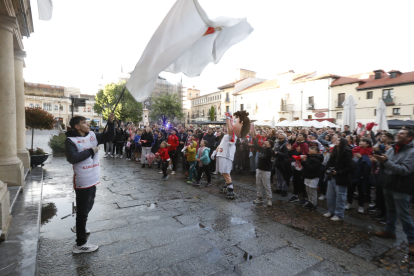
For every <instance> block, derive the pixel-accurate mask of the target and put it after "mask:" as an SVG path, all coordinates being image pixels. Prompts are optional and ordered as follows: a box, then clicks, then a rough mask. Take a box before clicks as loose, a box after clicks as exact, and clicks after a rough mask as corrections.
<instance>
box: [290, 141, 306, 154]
mask: <svg viewBox="0 0 414 276" xmlns="http://www.w3.org/2000/svg"><path fill="white" fill-rule="evenodd" d="M297 147H300V151H301V152H302V154H303V155H307V154H309V145H308V143H306V141H304V142H302V143H298V142H296V143H294V144H293V145H292V150H296V148H297Z"/></svg>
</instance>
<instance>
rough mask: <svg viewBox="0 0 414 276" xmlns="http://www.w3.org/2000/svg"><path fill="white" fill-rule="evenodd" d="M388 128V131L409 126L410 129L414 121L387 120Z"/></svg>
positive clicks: (413, 125)
mask: <svg viewBox="0 0 414 276" xmlns="http://www.w3.org/2000/svg"><path fill="white" fill-rule="evenodd" d="M387 122H388V127H389V128H390V129H401V128H402V127H403V126H405V127H406V126H410V127H414V121H411V120H407V121H402V120H388V121H387Z"/></svg>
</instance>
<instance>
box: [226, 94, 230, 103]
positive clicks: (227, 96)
mask: <svg viewBox="0 0 414 276" xmlns="http://www.w3.org/2000/svg"><path fill="white" fill-rule="evenodd" d="M229 101H230V98H229V93H226V102H229Z"/></svg>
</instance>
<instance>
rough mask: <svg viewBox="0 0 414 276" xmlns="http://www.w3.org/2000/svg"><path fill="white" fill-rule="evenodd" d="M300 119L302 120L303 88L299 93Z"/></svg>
mask: <svg viewBox="0 0 414 276" xmlns="http://www.w3.org/2000/svg"><path fill="white" fill-rule="evenodd" d="M300 119H301V120H303V88H302V90H301V91H300Z"/></svg>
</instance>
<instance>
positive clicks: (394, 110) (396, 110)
mask: <svg viewBox="0 0 414 276" xmlns="http://www.w3.org/2000/svg"><path fill="white" fill-rule="evenodd" d="M392 115H400V108H393V109H392Z"/></svg>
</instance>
